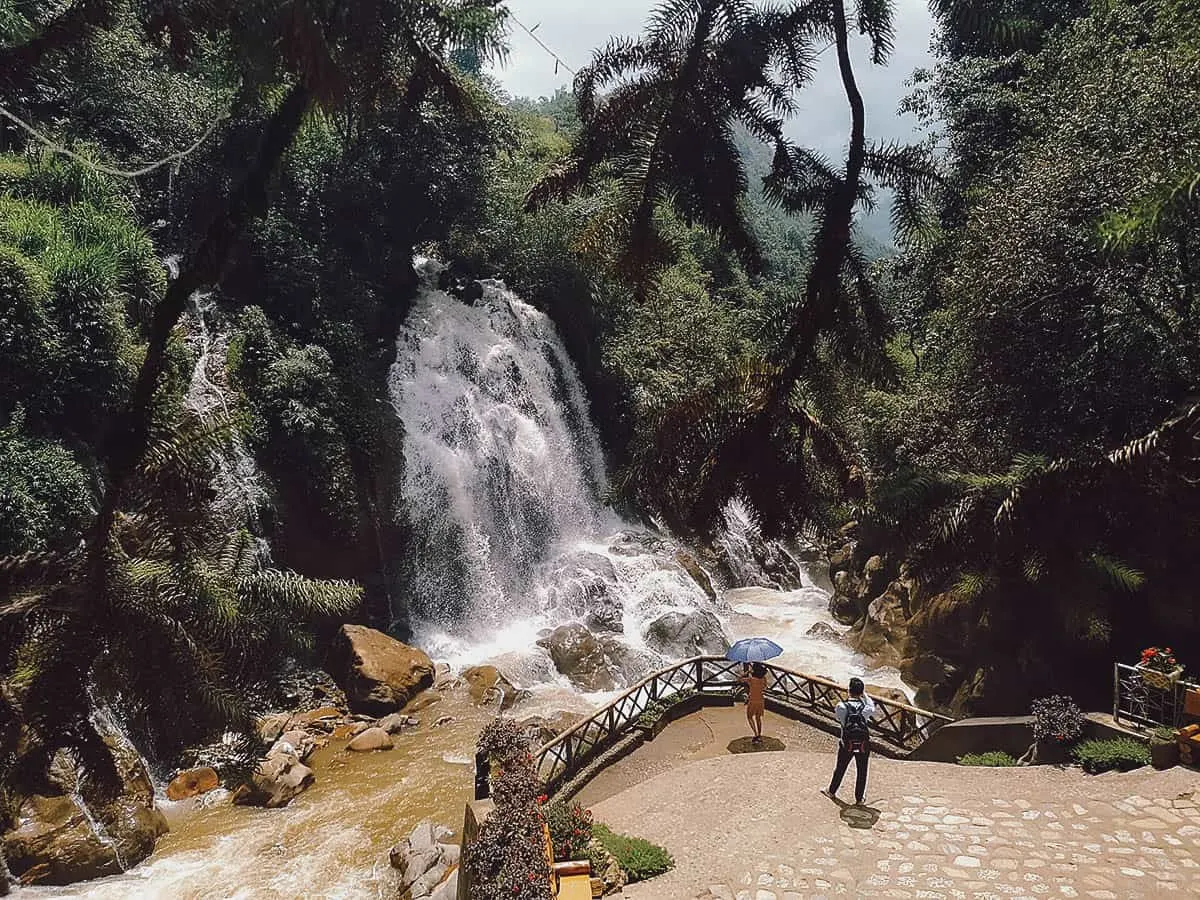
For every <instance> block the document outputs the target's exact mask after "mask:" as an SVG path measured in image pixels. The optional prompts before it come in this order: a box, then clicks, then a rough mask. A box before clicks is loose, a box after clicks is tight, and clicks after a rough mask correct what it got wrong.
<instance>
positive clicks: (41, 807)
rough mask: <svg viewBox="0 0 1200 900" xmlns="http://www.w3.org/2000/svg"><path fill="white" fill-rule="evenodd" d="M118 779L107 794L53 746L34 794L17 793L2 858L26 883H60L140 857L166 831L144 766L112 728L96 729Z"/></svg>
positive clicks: (121, 867)
mask: <svg viewBox="0 0 1200 900" xmlns="http://www.w3.org/2000/svg"><path fill="white" fill-rule="evenodd" d="M100 732H101V738H102V739H103V741H104V743H105V746H106V747H107V749H108V752H109V753H110V754H111V757H112V760H113V763H114V765H115V768H116V773H117V778H118V790H117V791H116V793H115V794H113V793H112V792H110V791H107V790H104V789H102V788H101V787H99V786H98V785H96V784H94V783H93V782H92V781H91V780H90V779H88V778H85V777H82V776H81V775H80V772H79V769H78V766H77V765H76V762H75V760H74V759H73V758H72V757H71V756H70V754H68V753H66V752H65V751H59V753H58V754H57V755H56V756H55V760H54V764H53V765H52V767H51V771H50V777H49V779H48V780H47V784H46V786H45V788H44V791H43V792H42V793H37V794H31V795H28V796H23V797H20V798H18V802H17V805H18V809H17V811H16V813H17V814H16V816H15V817H14V818H15V822H16V827H15V828H13V829H12V830H11V831H9V832H8V833H7V834H5V835H4V837H3V851H2V853H3V856H4V857H5V858H7V860H8V865H9V868H10V869H11V871H12V874H13V875H14V876H16V877H17V878H18V879H19V880H21V881H22V882H24V883H26V884H48V885H64V884H72V883H74V882H77V881H86V880H89V879H92V878H100V877H102V876H105V875H116V874H119V873H121V872H124V871H126V870H128V869H129V868H131V867H133V866H135V865H137V864H138V863H140V862H141V861H142V860H144V859H145V858H146V857H147V856H149V855H150V853H151V852H152V851H153V850H154V845H155V843H156V842H157V840H158V838H159V837H160V836H162V835H163V834H165V833H166V831H167V822H166V819H165V818H163V815H162V813H161V812H160V811H159V810H158V809H157V808H156V806H155V804H154V787H153V785H152V783H151V781H150V776H149V773H148V772H147V771H146V766H145V763H144V762H143V760H142V758H141V756H140V755H138V753H137V751H136V750H135V749H134V747H133V745H132V744H130V743H129V741H128V740H126V739H125V737H124V735H122V734H121V733H120V732H119V731H117V730H116V728H115V727H112V726H109V725H104V724H102V725H101V727H100Z"/></svg>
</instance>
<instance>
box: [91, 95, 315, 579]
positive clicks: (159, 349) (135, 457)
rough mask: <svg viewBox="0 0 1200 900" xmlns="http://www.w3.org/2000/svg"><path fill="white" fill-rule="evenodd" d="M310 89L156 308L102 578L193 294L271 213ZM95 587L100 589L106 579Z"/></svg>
mask: <svg viewBox="0 0 1200 900" xmlns="http://www.w3.org/2000/svg"><path fill="white" fill-rule="evenodd" d="M310 96H311V95H310V93H309V91H308V89H307V88H306V87H304V86H303V85H297V86H295V87H293V88H292V89H291V91H290V92H289V93H288V94H287V96H286V97H285V98H284V101H283V103H282V104H281V105H280V107H279V108H278V109H277V110H276V111H275V113H274V115H273V116H272V117H271V119H270V120H269V121H268V123H267V126H266V128H265V129H264V130H263V135H262V139H261V141H260V142H259V148H258V152H257V154H256V155H255V157H254V161H253V162H252V164H251V166H250V168H249V170H248V171H247V172H246V175H245V177H244V178H243V179H242V181H241V183H240V184H239V185H238V186H237V187H236V188H234V189H233V191H232V192H231V193H230V195H229V198H228V200H227V202H226V204H225V208H224V209H223V210H221V211H220V213H218V214H217V215H216V216H214V218H213V220H212V221H211V222H210V223H209V225H208V227H207V228H206V229H205V231H204V236H203V238H202V239H201V241H200V244H199V246H198V247H197V248H196V250H195V252H194V253H193V254H192V258H191V260H190V261H189V263H188V264H187V266H185V267H184V269H183V270H182V271H181V272H180V273H179V277H178V278H176V279H175V280H174V281H172V282H171V284H170V286H169V287H168V288H167V292H166V294H165V295H164V296H163V299H162V300H161V301H160V302H159V304H158V306H157V307H156V308H155V310H154V316H153V319H152V320H151V323H150V334H149V341H148V344H147V348H146V358H145V359H144V360H143V362H142V366H141V370H140V371H139V372H138V377H137V382H136V383H135V385H134V389H133V394H132V396H131V398H130V400H129V405H128V407H127V408H126V411H125V413H124V415H123V416H122V417H121V419H120V421H119V422H118V424H117V427H116V428H115V429H114V431H113V433H112V435H111V438H110V441H109V446H108V447H107V448H106V450H107V458H108V481H107V485H106V488H105V492H104V497H103V500H102V502H101V505H100V512H99V514H98V515H97V517H96V522H95V526H94V528H93V531H92V536H91V541H90V544H89V553H90V557H91V559H90V562H91V571H92V576H93V577H94V578H103V574H104V566H103V559H104V556H105V552H104V551H105V549H106V548H107V546H108V544H109V541H110V540H111V536H112V530H113V524H114V522H115V521H116V516H117V510H118V509H119V508H120V506H121V502H122V499H123V495H124V492H125V489H126V487H127V486H128V483H129V480H130V477H131V476H132V475H133V473H134V471H135V469H136V468H137V466H138V464H139V463H140V462H141V460H142V457H143V456H144V454H145V452H146V447H147V444H148V443H149V437H150V422H151V415H152V410H153V402H154V395H155V393H156V391H157V390H158V384H159V381H160V379H161V378H162V374H163V371H164V369H165V367H166V361H167V345H168V342H169V340H170V337H171V333H172V332H173V331H174V330H175V326H176V325H178V323H179V319H180V317H181V316H182V315H183V311H184V309H185V308H186V306H187V302H188V300H189V299H190V298H191V296H192V295H193V294H194V293H195V292H196V291H198V290H201V289H203V288H205V287H207V286H209V285H213V284H215V283H216V282H217V281H218V280H219V279H220V277H221V273H222V270H223V269H224V266H225V263H226V261H227V260H228V258H229V254H230V252H231V250H232V249H233V246H234V244H235V243H236V241H237V240H238V238H239V237H240V236H241V234H242V232H243V230H244V229H245V228H246V226H247V225H248V224H249V223H250V221H251V220H252V219H254V218H256V217H258V216H261V215H263V214H264V213H265V212H266V209H267V182H268V181H269V180H270V177H271V174H272V172H274V170H275V167H276V166H277V165H278V163H279V160H280V158H281V157H282V156H283V154H284V153H285V152H286V151H287V149H288V147H289V146H291V143H292V139H293V138H294V137H295V136H296V132H297V131H298V130H299V129H300V125H301V123H302V122H303V120H304V114H305V112H306V111H307V110H308V106H309V102H310ZM96 587H97V588H101V584H99V583H98V584H96Z"/></svg>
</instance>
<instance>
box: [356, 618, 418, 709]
mask: <svg viewBox="0 0 1200 900" xmlns="http://www.w3.org/2000/svg"><path fill="white" fill-rule="evenodd" d="M333 659H334V670H335V674H336V675H337V677H338V678H339V679H341V683H342V685H343V687H344V689H345V691H346V696H347V698H348V699H349V701H350V708H351V709H352V710H354V711H355V712H362V713H366V714H368V715H371V716H386V715H387V714H388V713H394V712H399V711H400V710H401V709H402V708H403V707H404V706H405V705H406V704H407V703H408V702H409V701H410V700H412V698H413V697H415V696H416V695H417V694H419V693H420V692H421V691H423V690H425V689H426V688H427V687H430V686H431V685H432V684H433V662H432V661H431V660H430V659H429V657H428V656H426V655H425V654H424V653H422V652H421V651H420V650H418V649H416V648H415V647H409V646H408V645H407V644H402V643H400V641H398V640H396V639H395V638H392V637H389V636H388V635H386V634H384V633H383V632H382V631H376V630H375V629H374V628H367V627H365V626H362V625H343V626H342V630H341V633H340V634H339V635H338V638H337V640H336V642H335V645H334V648H333Z"/></svg>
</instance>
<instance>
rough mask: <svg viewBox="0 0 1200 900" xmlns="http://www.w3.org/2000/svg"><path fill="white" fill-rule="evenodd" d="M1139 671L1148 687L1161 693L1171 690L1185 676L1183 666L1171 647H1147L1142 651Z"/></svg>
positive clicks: (1138, 666) (1138, 665)
mask: <svg viewBox="0 0 1200 900" xmlns="http://www.w3.org/2000/svg"><path fill="white" fill-rule="evenodd" d="M1137 669H1138V670H1139V671H1140V672H1141V673H1142V681H1143V682H1145V684H1146V686H1147V687H1152V688H1156V689H1158V690H1160V691H1169V690H1171V689H1172V688H1173V687H1174V686H1175V682H1177V681H1178V680H1179V676H1180V675H1182V674H1183V666H1181V665H1180V664H1179V661H1178V660H1176V659H1175V654H1174V653H1173V652H1172V651H1171V648H1170V647H1166V648H1160V647H1147V648H1146V649H1145V650H1143V651H1142V659H1141V662H1139V663H1138V664H1137Z"/></svg>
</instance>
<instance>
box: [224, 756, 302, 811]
mask: <svg viewBox="0 0 1200 900" xmlns="http://www.w3.org/2000/svg"><path fill="white" fill-rule="evenodd" d="M315 780H316V776H315V775H314V774H313V770H312V769H310V768H309V767H308V766H306V765H304V763H302V762H300V759H299V758H298V757H297V756H296V754H295V753H294V752H292V750H291V747H290V745H288V744H285V743H284V742H283V741H280V742H279V743H278V744H276V745H275V746H274V747H272V748H271V751H270V752H269V753H268V754H267V756H266V758H265V759H264V760H263V761H262V762H260V763H259V764H258V768H257V769H256V770H255V772H254V775H253V776H251V779H250V783H249V784H244V785H242V786H241V787H240V788H238V791H237V793H236V794H235V795H234V798H233V799H234V802H235V803H239V804H242V805H244V806H265V807H267V808H268V809H276V808H278V807H281V806H287V805H288V804H289V803H291V802H292V800H294V799H295V798H296V797H297V796H299V795H300V794H302V793H303V792H304V791H306V790H308V789H309V788H310V787H311V786H312V783H313V782H314V781H315Z"/></svg>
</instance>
